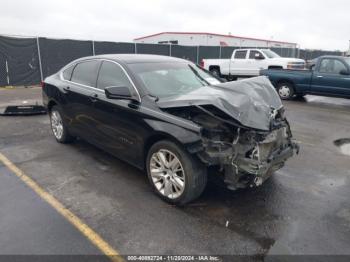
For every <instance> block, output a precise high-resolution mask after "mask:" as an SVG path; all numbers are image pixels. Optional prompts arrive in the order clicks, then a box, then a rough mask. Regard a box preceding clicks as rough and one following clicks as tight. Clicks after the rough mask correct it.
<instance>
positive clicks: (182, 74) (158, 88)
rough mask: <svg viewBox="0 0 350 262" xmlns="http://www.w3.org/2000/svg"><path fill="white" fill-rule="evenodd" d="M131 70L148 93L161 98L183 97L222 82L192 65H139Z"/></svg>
mask: <svg viewBox="0 0 350 262" xmlns="http://www.w3.org/2000/svg"><path fill="white" fill-rule="evenodd" d="M129 67H130V69H131V70H132V71H133V72H134V74H135V75H136V77H137V78H139V80H141V81H142V82H143V84H144V85H145V86H146V88H147V90H148V92H149V93H150V94H151V95H153V96H157V97H159V98H163V97H169V96H175V95H183V94H187V93H189V92H191V91H194V90H196V89H199V88H201V87H203V86H209V85H215V84H219V83H220V81H219V80H218V79H216V78H214V77H213V76H212V75H210V74H209V73H208V72H206V71H204V70H203V69H201V68H200V67H198V66H196V65H194V64H192V63H173V62H167V63H142V64H141V63H137V64H130V65H129Z"/></svg>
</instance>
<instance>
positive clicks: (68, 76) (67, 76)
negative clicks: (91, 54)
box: [63, 65, 75, 81]
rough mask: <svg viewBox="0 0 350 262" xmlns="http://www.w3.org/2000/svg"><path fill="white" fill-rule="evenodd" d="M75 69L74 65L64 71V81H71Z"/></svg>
mask: <svg viewBox="0 0 350 262" xmlns="http://www.w3.org/2000/svg"><path fill="white" fill-rule="evenodd" d="M74 67H75V65H72V66H70V67H68V68H66V69H65V70H64V71H63V79H65V80H68V81H70V79H71V77H72V73H73V69H74Z"/></svg>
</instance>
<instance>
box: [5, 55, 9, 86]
mask: <svg viewBox="0 0 350 262" xmlns="http://www.w3.org/2000/svg"><path fill="white" fill-rule="evenodd" d="M5 63H6V80H7V85H8V86H9V85H10V76H9V64H8V63H7V59H6V60H5Z"/></svg>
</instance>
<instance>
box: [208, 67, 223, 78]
mask: <svg viewBox="0 0 350 262" xmlns="http://www.w3.org/2000/svg"><path fill="white" fill-rule="evenodd" d="M210 73H211V74H212V75H213V76H214V77H216V78H220V77H221V73H220V69H218V68H212V69H210Z"/></svg>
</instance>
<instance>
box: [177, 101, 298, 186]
mask: <svg viewBox="0 0 350 262" xmlns="http://www.w3.org/2000/svg"><path fill="white" fill-rule="evenodd" d="M215 111H216V112H215ZM213 112H215V113H213ZM171 113H172V114H175V115H178V116H181V117H183V118H187V119H190V120H191V121H193V122H195V123H197V124H198V125H200V126H201V127H202V129H201V142H200V144H197V145H193V146H192V147H191V148H190V149H189V150H190V151H192V152H196V154H197V156H198V157H199V159H200V160H201V161H202V162H203V163H205V164H206V165H207V166H214V167H217V170H218V171H219V173H221V174H223V175H224V182H225V183H226V184H227V187H228V188H229V189H231V190H237V189H239V188H246V187H255V186H260V185H262V183H263V182H264V181H266V180H267V179H268V178H269V177H270V176H271V175H272V173H273V172H275V171H276V170H278V169H280V168H282V167H283V166H284V164H285V162H286V160H287V159H288V158H290V157H292V156H293V155H294V153H298V151H299V147H298V145H297V144H296V143H295V142H293V140H292V133H291V130H290V126H289V123H288V121H287V119H286V118H285V117H284V109H283V108H281V109H280V110H279V111H276V110H274V109H271V123H270V126H271V129H270V130H269V131H263V130H256V129H252V128H247V127H244V126H241V125H240V124H239V123H237V122H235V121H233V120H226V119H225V118H224V115H223V114H222V113H221V114H222V115H221V116H220V112H219V110H215V109H214V108H212V107H211V106H193V107H189V108H186V110H181V109H175V110H171Z"/></svg>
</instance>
